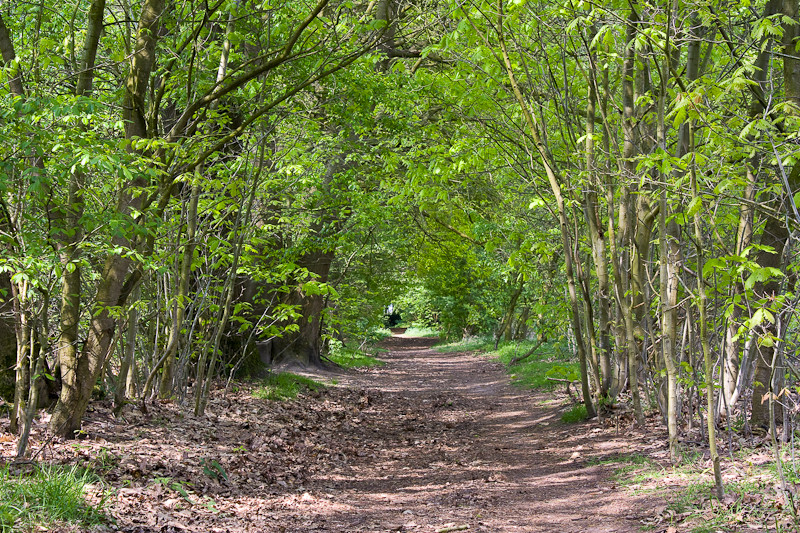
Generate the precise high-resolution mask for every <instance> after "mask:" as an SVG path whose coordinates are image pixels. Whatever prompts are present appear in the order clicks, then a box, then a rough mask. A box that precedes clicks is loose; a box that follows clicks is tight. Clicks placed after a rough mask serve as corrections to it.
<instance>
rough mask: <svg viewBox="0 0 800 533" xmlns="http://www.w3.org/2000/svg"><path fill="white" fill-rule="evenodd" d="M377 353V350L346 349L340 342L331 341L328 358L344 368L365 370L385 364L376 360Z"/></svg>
mask: <svg viewBox="0 0 800 533" xmlns="http://www.w3.org/2000/svg"><path fill="white" fill-rule="evenodd" d="M387 333H388V332H387ZM362 346H363V345H362ZM377 352H378V349H377V348H365V349H361V348H350V347H345V346H344V345H342V342H341V341H340V340H338V339H331V340H330V341H329V343H328V354H327V357H328V359H330V360H331V361H333V362H334V363H336V364H337V365H339V366H342V367H344V368H364V367H374V366H380V365H383V364H384V363H383V361H381V360H379V359H376V358H375V355H376V354H377Z"/></svg>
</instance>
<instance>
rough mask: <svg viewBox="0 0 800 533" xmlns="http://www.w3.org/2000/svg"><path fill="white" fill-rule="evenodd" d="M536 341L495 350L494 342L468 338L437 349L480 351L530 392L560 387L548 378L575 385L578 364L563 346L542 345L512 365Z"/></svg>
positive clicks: (510, 343)
mask: <svg viewBox="0 0 800 533" xmlns="http://www.w3.org/2000/svg"><path fill="white" fill-rule="evenodd" d="M537 343H538V342H537V341H514V342H508V343H501V344H500V345H499V346H498V349H497V350H495V349H494V339H491V338H487V337H471V338H468V339H465V340H462V341H459V342H453V343H449V344H443V345H440V346H437V347H436V349H437V350H438V351H440V352H445V353H449V352H463V351H480V352H483V353H485V354H486V355H487V356H489V357H492V358H496V359H498V360H499V361H500V362H501V363H503V364H504V365H505V366H506V369H507V371H508V373H509V374H510V375H511V379H512V382H513V383H514V384H515V385H519V386H522V387H527V388H532V389H548V390H550V389H553V388H555V387H556V386H563V384H561V383H559V382H558V381H552V380H549V379H548V378H555V379H567V380H570V381H577V380H578V379H579V377H580V373H579V372H580V368H579V366H578V362H577V361H575V358H574V357H572V356H571V355H570V354H569V353H568V352H567V350H566V348H565V347H564V345H563V344H562V343H559V342H550V343H544V344H542V345H541V346H539V348H538V349H537V350H536V351H535V352H534V353H533V355H531V356H530V357H528V358H526V359H524V360H522V361H520V362H519V363H517V364H514V365H511V361H512V360H513V359H514V358H515V357H521V356H523V355H524V354H526V353H527V352H528V351H529V350H530V349H531V348H533V347H534V346H535V345H536V344H537Z"/></svg>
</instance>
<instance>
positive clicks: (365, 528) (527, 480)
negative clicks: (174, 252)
mask: <svg viewBox="0 0 800 533" xmlns="http://www.w3.org/2000/svg"><path fill="white" fill-rule="evenodd" d="M432 344H433V340H432V339H421V338H404V337H392V338H389V339H387V340H386V341H384V343H383V346H384V347H385V348H387V349H388V350H389V351H388V352H387V353H385V354H383V355H382V356H381V359H383V360H384V361H385V362H386V365H384V366H381V367H378V368H373V369H369V370H362V371H348V372H347V373H345V374H342V375H338V376H335V381H336V383H335V385H333V386H329V387H326V388H324V389H321V390H317V391H313V392H308V393H306V394H303V395H301V396H299V397H298V398H297V399H295V400H289V401H284V402H273V401H268V400H262V399H256V398H254V397H253V395H252V393H253V390H254V388H255V387H256V385H247V384H243V385H239V386H238V389H235V390H234V391H229V392H228V394H227V396H224V397H223V395H222V394H221V391H219V393H218V394H216V395H215V397H214V398H213V399H212V401H211V403H210V405H209V408H208V412H207V415H206V416H204V417H202V418H195V417H193V416H191V415H188V414H186V410H185V409H183V408H181V407H179V406H178V405H176V404H175V403H170V402H166V403H158V404H156V405H154V406H152V407H151V408H149V409H148V413H147V414H146V415H145V414H143V413H142V412H141V411H140V410H139V409H138V408H136V407H134V406H128V407H126V410H125V411H124V415H123V417H121V418H114V417H113V416H112V415H111V412H110V408H109V407H110V406H107V405H103V404H102V403H95V404H93V405H94V407H93V410H92V411H91V412H90V413H89V414H88V418H87V421H86V423H85V425H84V430H85V434H84V435H83V438H82V439H81V440H76V441H67V442H52V441H51V442H47V441H42V440H41V437H40V433H38V432H39V431H41V428H42V427H43V424H44V423H46V419H42V420H40V421H39V422H38V423H37V424H39V425H37V428H38V429H37V431H36V432H35V433H34V437H33V441H32V447H33V449H34V450H35V451H38V452H40V453H39V455H38V457H37V459H38V460H39V461H46V462H56V463H59V462H63V463H65V464H66V463H73V464H74V463H76V462H77V463H79V464H84V465H86V466H88V467H91V468H92V469H93V470H94V471H95V472H98V473H99V474H100V475H101V476H102V478H103V479H104V485H105V486H106V489H105V493H106V494H111V496H110V497H108V499H107V501H105V502H104V504H103V505H104V512H105V513H106V514H107V515H108V516H109V517H110V518H111V522H110V523H109V525H108V526H103V527H101V528H100V529H101V530H105V531H111V530H113V531H121V532H128V533H149V532H183V531H192V532H218V533H222V532H231V533H237V532H250V531H264V532H304V531H321V532H388V531H418V532H426V533H428V532H436V531H467V532H479V531H481V532H517V531H519V532H523V531H524V532H559V533H567V532H587V533H589V532H597V533H599V532H609V533H610V532H620V533H621V532H634V531H640V530H641V529H642V528H643V527H645V526H649V530H650V531H656V532H658V531H668V530H669V531H676V529H675V528H674V527H671V526H670V527H669V529H668V526H667V525H666V524H665V523H662V522H660V519H659V517H660V516H663V513H664V511H665V509H666V505H665V502H664V501H663V500H662V499H661V498H660V497H658V496H657V495H655V494H654V493H652V492H646V491H640V492H639V493H634V491H630V490H628V489H625V488H621V487H619V486H617V483H616V482H615V478H614V476H613V472H614V464H612V463H609V461H608V460H609V459H610V460H613V459H614V458H616V457H620V456H623V455H627V454H631V453H636V454H643V455H647V456H649V457H656V458H658V457H660V458H662V459H663V458H665V457H666V452H665V450H664V442H665V441H666V438H665V436H664V435H663V434H662V433H660V432H655V431H651V430H650V428H648V429H647V430H646V431H634V430H632V429H630V428H629V427H628V424H627V423H626V422H625V421H619V420H618V421H616V423H615V422H614V421H606V423H605V424H600V423H598V422H585V423H580V424H565V423H563V422H562V421H561V419H560V417H561V415H562V413H563V412H564V411H565V410H566V409H568V408H569V403H568V401H566V400H567V397H566V395H565V394H564V393H563V392H557V391H529V390H524V389H521V388H519V387H515V386H512V385H511V384H510V383H509V378H508V375H507V374H506V373H505V372H504V369H503V367H502V365H501V364H499V363H497V362H494V361H491V360H488V359H487V358H485V357H481V356H479V355H476V354H471V353H438V352H437V351H435V350H434V349H432V348H431V346H432ZM2 440H6V441H7V442H1V443H0V452H2V454H3V456H4V457H9V456H10V455H12V453H13V451H12V446H13V441H11V440H10V439H2V438H0V441H2ZM109 487H110V488H111V489H110V491H109ZM98 492H99V490H98ZM448 528H454V529H448ZM75 530H77V529H76V528H74V527H73V528H72V529H70V528H64V529H61V530H60V531H75ZM681 530H682V529H681Z"/></svg>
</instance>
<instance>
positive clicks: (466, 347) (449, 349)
mask: <svg viewBox="0 0 800 533" xmlns="http://www.w3.org/2000/svg"><path fill="white" fill-rule="evenodd" d="M492 349H494V341H492V340H491V339H488V338H486V337H469V338H468V339H464V340H460V341H457V342H450V343H447V344H440V345H438V346H436V351H437V352H441V353H454V352H474V351H481V352H487V353H488V352H489V351H490V350H492Z"/></svg>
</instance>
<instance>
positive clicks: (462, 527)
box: [436, 524, 469, 533]
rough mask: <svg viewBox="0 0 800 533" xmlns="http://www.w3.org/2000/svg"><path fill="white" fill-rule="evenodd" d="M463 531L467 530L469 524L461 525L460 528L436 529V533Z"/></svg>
mask: <svg viewBox="0 0 800 533" xmlns="http://www.w3.org/2000/svg"><path fill="white" fill-rule="evenodd" d="M465 529H469V524H463V525H460V526H451V527H442V528H439V529H437V530H436V533H450V532H451V531H464V530H465Z"/></svg>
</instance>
